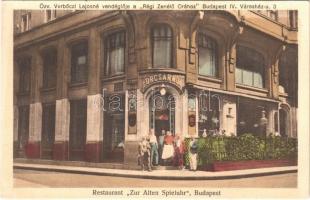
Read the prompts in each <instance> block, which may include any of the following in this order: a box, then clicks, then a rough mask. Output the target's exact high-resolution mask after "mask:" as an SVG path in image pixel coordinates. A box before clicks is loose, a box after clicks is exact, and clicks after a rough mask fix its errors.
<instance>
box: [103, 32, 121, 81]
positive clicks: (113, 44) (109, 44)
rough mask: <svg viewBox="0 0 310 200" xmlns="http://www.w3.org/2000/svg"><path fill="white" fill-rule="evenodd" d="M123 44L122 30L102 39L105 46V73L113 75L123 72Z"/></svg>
mask: <svg viewBox="0 0 310 200" xmlns="http://www.w3.org/2000/svg"><path fill="white" fill-rule="evenodd" d="M125 45H126V34H125V32H124V31H121V32H117V33H113V34H111V35H109V36H108V37H107V38H106V39H105V41H104V47H105V56H104V57H105V73H104V74H105V75H106V76H113V75H117V74H123V73H124V72H125Z"/></svg>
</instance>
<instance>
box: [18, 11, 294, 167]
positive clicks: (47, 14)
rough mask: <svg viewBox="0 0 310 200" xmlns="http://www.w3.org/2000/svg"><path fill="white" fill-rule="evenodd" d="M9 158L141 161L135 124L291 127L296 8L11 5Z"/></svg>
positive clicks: (184, 131)
mask: <svg viewBox="0 0 310 200" xmlns="http://www.w3.org/2000/svg"><path fill="white" fill-rule="evenodd" d="M14 23H15V24H14V32H15V35H14V157H15V158H20V157H26V158H32V159H48V160H64V161H67V160H68V161H87V162H120V163H124V164H125V165H128V166H135V165H136V164H137V163H136V162H137V157H136V156H137V146H138V142H139V141H140V139H141V137H142V136H143V135H146V134H148V133H149V131H150V129H154V130H155V134H156V135H157V136H158V135H160V134H161V132H162V130H165V131H171V132H172V133H173V134H181V135H182V136H183V137H190V136H196V137H198V136H201V135H202V134H203V132H206V133H207V134H209V135H214V134H224V135H227V136H238V135H241V134H244V133H252V134H255V135H260V136H266V135H270V134H273V135H281V136H283V137H297V107H298V105H297V96H298V95H297V92H298V86H297V82H298V81H297V80H298V77H297V75H298V62H297V61H298V52H297V49H298V41H297V33H298V29H297V11H289V10H287V11H74V12H71V11H70V12H69V11H60V10H56V11H52V10H46V11H30V10H20V11H15V13H14Z"/></svg>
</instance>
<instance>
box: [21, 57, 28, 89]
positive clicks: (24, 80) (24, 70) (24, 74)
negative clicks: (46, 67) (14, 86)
mask: <svg viewBox="0 0 310 200" xmlns="http://www.w3.org/2000/svg"><path fill="white" fill-rule="evenodd" d="M19 70H20V73H19V92H20V93H28V92H29V91H30V81H31V74H30V72H31V58H23V59H21V60H20V61H19Z"/></svg>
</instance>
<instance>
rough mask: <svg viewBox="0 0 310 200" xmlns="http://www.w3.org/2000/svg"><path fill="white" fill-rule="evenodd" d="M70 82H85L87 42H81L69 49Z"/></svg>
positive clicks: (86, 74)
mask: <svg viewBox="0 0 310 200" xmlns="http://www.w3.org/2000/svg"><path fill="white" fill-rule="evenodd" d="M71 56H72V58H71V82H72V83H83V82H86V81H87V76H88V69H87V67H88V66H87V56H88V45H87V42H82V43H79V44H76V45H74V46H72V49H71Z"/></svg>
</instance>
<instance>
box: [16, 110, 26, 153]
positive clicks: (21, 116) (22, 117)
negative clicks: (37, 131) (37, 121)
mask: <svg viewBox="0 0 310 200" xmlns="http://www.w3.org/2000/svg"><path fill="white" fill-rule="evenodd" d="M28 138H29V106H28V105H27V106H20V107H19V110H18V146H17V149H18V150H19V152H20V153H21V154H18V155H17V156H20V157H23V156H24V151H25V147H26V145H27V142H28Z"/></svg>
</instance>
